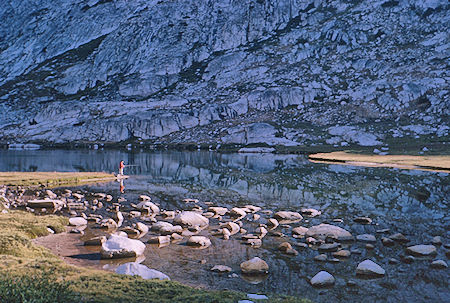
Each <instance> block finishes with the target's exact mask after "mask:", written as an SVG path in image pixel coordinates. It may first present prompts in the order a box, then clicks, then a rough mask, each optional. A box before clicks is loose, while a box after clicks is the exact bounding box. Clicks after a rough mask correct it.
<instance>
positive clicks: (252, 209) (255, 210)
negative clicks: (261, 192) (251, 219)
mask: <svg viewBox="0 0 450 303" xmlns="http://www.w3.org/2000/svg"><path fill="white" fill-rule="evenodd" d="M244 207H245V208H246V209H248V210H249V211H250V212H252V213H256V212H258V211H260V210H261V207H259V206H255V205H245V206H244Z"/></svg>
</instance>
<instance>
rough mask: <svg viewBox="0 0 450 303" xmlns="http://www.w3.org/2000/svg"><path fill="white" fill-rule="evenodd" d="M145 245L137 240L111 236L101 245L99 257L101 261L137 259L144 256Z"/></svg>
mask: <svg viewBox="0 0 450 303" xmlns="http://www.w3.org/2000/svg"><path fill="white" fill-rule="evenodd" d="M144 251H145V244H144V243H142V242H141V241H139V240H133V239H129V238H125V237H120V236H116V235H111V237H110V238H109V239H108V240H107V241H106V242H105V243H103V244H102V249H101V251H100V255H101V257H102V259H114V258H129V257H138V256H140V255H142V254H144Z"/></svg>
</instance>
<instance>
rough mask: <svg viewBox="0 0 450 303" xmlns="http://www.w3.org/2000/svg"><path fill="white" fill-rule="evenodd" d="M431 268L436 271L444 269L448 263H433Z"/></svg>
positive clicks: (437, 261)
mask: <svg viewBox="0 0 450 303" xmlns="http://www.w3.org/2000/svg"><path fill="white" fill-rule="evenodd" d="M430 266H431V268H435V269H444V268H447V267H448V265H447V262H445V261H444V260H435V261H433V262H431V265H430Z"/></svg>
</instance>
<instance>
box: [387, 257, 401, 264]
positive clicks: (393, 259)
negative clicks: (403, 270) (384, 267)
mask: <svg viewBox="0 0 450 303" xmlns="http://www.w3.org/2000/svg"><path fill="white" fill-rule="evenodd" d="M388 263H389V264H398V263H400V261H399V260H397V259H395V258H390V259H389V260H388Z"/></svg>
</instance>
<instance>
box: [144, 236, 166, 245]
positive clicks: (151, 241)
mask: <svg viewBox="0 0 450 303" xmlns="http://www.w3.org/2000/svg"><path fill="white" fill-rule="evenodd" d="M147 243H149V244H160V245H162V244H169V243H170V236H156V237H150V239H148V241H147Z"/></svg>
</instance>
